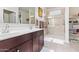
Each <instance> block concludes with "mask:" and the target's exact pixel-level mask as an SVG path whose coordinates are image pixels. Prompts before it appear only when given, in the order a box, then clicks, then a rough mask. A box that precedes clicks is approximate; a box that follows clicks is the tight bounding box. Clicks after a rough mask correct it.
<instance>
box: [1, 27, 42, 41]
mask: <svg viewBox="0 0 79 59" xmlns="http://www.w3.org/2000/svg"><path fill="white" fill-rule="evenodd" d="M40 30H42V29H36V28H35V29H26V30H19V31H11V32H8V33H0V40H6V39H8V38H12V37H16V36H20V35H24V34H28V33H32V32H35V31H40Z"/></svg>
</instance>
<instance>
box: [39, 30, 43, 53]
mask: <svg viewBox="0 0 79 59" xmlns="http://www.w3.org/2000/svg"><path fill="white" fill-rule="evenodd" d="M43 46H44V32H43V31H40V32H39V51H41V49H42V47H43Z"/></svg>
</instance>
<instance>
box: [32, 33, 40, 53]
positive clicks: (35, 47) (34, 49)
mask: <svg viewBox="0 0 79 59" xmlns="http://www.w3.org/2000/svg"><path fill="white" fill-rule="evenodd" d="M38 39H39V37H38V32H34V33H33V52H38V48H39V45H38V41H39V40H38Z"/></svg>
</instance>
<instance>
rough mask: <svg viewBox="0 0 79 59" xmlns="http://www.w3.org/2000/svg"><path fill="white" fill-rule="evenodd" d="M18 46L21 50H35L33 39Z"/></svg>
mask: <svg viewBox="0 0 79 59" xmlns="http://www.w3.org/2000/svg"><path fill="white" fill-rule="evenodd" d="M18 48H19V52H32V51H33V46H32V40H28V41H26V42H24V43H23V44H22V45H20V46H19V47H18Z"/></svg>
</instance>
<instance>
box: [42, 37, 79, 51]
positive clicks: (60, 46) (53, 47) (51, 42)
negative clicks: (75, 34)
mask: <svg viewBox="0 0 79 59" xmlns="http://www.w3.org/2000/svg"><path fill="white" fill-rule="evenodd" d="M41 52H79V41H74V40H73V41H71V42H70V43H69V44H67V43H64V40H60V39H56V38H52V37H49V36H48V37H47V36H46V37H45V39H44V47H43V49H42V50H41Z"/></svg>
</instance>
